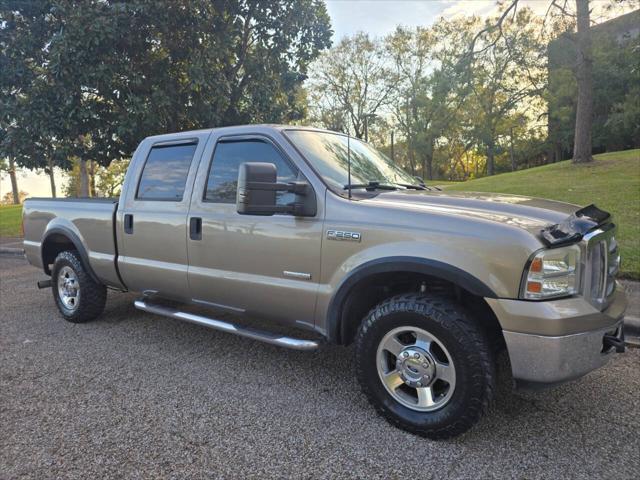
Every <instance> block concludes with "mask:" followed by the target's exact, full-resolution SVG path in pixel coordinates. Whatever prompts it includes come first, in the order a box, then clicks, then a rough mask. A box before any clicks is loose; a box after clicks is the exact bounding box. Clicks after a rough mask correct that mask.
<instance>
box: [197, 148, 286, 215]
mask: <svg viewBox="0 0 640 480" xmlns="http://www.w3.org/2000/svg"><path fill="white" fill-rule="evenodd" d="M245 162H266V163H273V164H275V166H276V169H277V171H278V182H284V183H287V182H293V181H295V180H296V173H295V172H294V171H293V169H292V168H291V166H290V165H289V163H287V162H286V161H285V159H284V158H282V155H280V153H279V152H278V150H276V149H275V147H274V146H273V145H271V144H270V143H267V142H264V141H262V140H242V141H222V142H219V143H218V145H217V146H216V150H215V153H214V154H213V161H212V163H211V169H210V171H209V179H208V180H207V190H206V192H205V196H204V199H205V200H206V201H209V202H215V203H236V190H237V188H238V170H239V169H240V165H241V164H243V163H245ZM277 195H278V197H277V202H278V204H279V205H286V204H287V203H291V202H293V201H294V199H295V195H294V194H292V193H287V192H278V193H277Z"/></svg>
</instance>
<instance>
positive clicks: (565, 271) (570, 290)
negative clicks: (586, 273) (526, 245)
mask: <svg viewBox="0 0 640 480" xmlns="http://www.w3.org/2000/svg"><path fill="white" fill-rule="evenodd" d="M523 280H524V281H523V282H522V288H521V291H520V296H521V297H522V298H525V299H527V300H545V299H547V298H555V297H566V296H568V295H574V294H576V293H578V291H579V289H580V247H579V246H578V245H571V246H569V247H561V248H554V249H551V250H541V251H540V252H538V253H536V254H535V255H534V256H533V258H532V259H531V262H530V263H529V267H528V268H527V270H526V271H525V272H524V276H523Z"/></svg>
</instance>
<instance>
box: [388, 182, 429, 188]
mask: <svg viewBox="0 0 640 480" xmlns="http://www.w3.org/2000/svg"><path fill="white" fill-rule="evenodd" d="M394 183H395V182H394ZM395 185H400V186H401V187H404V188H409V189H411V190H429V187H427V186H426V185H411V184H410V183H395Z"/></svg>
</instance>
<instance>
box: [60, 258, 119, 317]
mask: <svg viewBox="0 0 640 480" xmlns="http://www.w3.org/2000/svg"><path fill="white" fill-rule="evenodd" d="M51 280H52V290H53V298H54V300H55V302H56V305H57V306H58V310H60V313H61V314H62V316H63V317H64V319H65V320H67V321H68V322H73V323H84V322H88V321H90V320H93V319H94V318H96V317H97V316H98V315H100V314H101V313H102V311H103V310H104V306H105V303H106V301H107V289H106V287H105V286H104V285H101V284H99V283H96V282H95V281H94V280H93V279H92V278H91V276H90V275H89V274H88V273H87V271H86V270H85V268H84V266H83V265H82V262H81V261H80V257H79V256H78V254H77V253H76V252H75V251H64V252H61V253H60V254H59V255H58V256H57V257H56V259H55V261H54V263H53V271H52V272H51Z"/></svg>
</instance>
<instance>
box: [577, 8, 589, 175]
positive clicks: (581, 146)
mask: <svg viewBox="0 0 640 480" xmlns="http://www.w3.org/2000/svg"><path fill="white" fill-rule="evenodd" d="M576 11H577V16H578V45H577V50H578V58H577V72H576V77H577V80H578V105H577V109H576V131H575V136H574V141H573V162H574V163H583V162H590V161H591V160H593V157H592V156H591V123H592V121H593V78H592V74H591V70H592V67H593V65H592V64H593V59H592V57H591V30H590V24H589V1H588V0H576Z"/></svg>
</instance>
